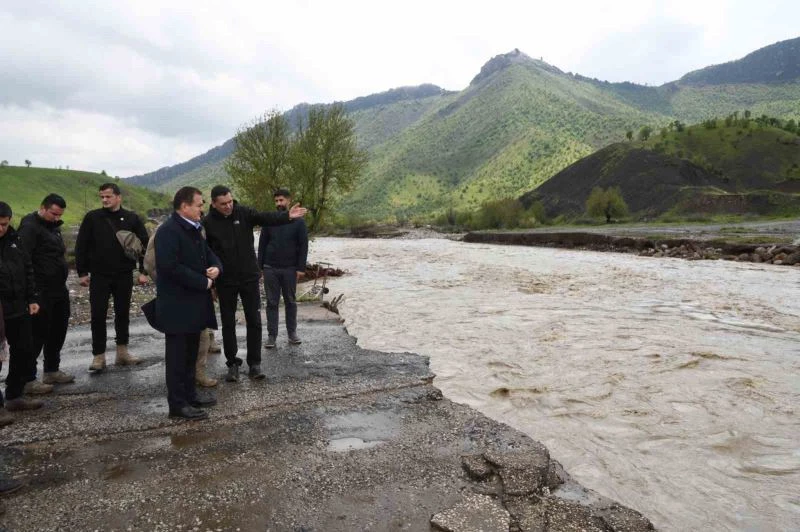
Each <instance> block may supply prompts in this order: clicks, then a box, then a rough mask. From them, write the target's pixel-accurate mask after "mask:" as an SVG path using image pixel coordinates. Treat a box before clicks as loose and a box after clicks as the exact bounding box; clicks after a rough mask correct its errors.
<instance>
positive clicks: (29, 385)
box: [22, 381, 53, 395]
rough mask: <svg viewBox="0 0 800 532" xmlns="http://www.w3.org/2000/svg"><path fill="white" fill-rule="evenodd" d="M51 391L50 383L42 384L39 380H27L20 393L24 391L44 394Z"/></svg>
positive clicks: (30, 393) (29, 393) (31, 393)
mask: <svg viewBox="0 0 800 532" xmlns="http://www.w3.org/2000/svg"><path fill="white" fill-rule="evenodd" d="M52 391H53V385H52V384H42V383H41V382H39V381H28V382H26V383H25V387H24V388H23V389H22V393H26V394H28V395H44V394H46V393H51V392H52Z"/></svg>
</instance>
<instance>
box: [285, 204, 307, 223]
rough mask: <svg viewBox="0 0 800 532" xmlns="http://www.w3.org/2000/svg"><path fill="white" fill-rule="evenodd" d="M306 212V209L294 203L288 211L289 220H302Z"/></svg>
mask: <svg viewBox="0 0 800 532" xmlns="http://www.w3.org/2000/svg"><path fill="white" fill-rule="evenodd" d="M307 212H308V209H306V208H305V207H301V206H300V204H299V203H295V204H294V205H292V208H291V209H289V219H290V220H294V219H295V218H302V217H303V216H305V215H306V213H307Z"/></svg>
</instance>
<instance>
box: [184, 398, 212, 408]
mask: <svg viewBox="0 0 800 532" xmlns="http://www.w3.org/2000/svg"><path fill="white" fill-rule="evenodd" d="M189 404H190V405H192V406H193V407H195V408H208V407H209V406H214V405H215V404H217V398H216V397H210V396H209V397H200V396H198V397H197V399H195V400H194V401H189Z"/></svg>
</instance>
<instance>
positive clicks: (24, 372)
mask: <svg viewBox="0 0 800 532" xmlns="http://www.w3.org/2000/svg"><path fill="white" fill-rule="evenodd" d="M5 326H6V340H8V347H9V357H8V362H9V363H8V377H6V399H16V398H17V397H21V396H22V389H23V388H24V387H25V383H26V382H28V376H29V375H30V374H31V372H32V371H33V370H34V368H35V367H36V358H34V356H33V339H32V337H31V334H32V331H31V317H30V316H29V315H27V314H25V315H23V316H19V317H18V318H6V319H5ZM0 404H3V400H2V395H0Z"/></svg>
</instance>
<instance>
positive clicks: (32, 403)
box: [6, 397, 44, 412]
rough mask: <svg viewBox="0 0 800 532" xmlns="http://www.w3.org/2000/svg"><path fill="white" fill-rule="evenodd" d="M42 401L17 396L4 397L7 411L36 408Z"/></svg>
mask: <svg viewBox="0 0 800 532" xmlns="http://www.w3.org/2000/svg"><path fill="white" fill-rule="evenodd" d="M42 405H44V402H43V401H40V400H39V399H26V398H24V397H17V398H16V399H6V410H8V411H9V412H19V411H21V410H36V409H37V408H42Z"/></svg>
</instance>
